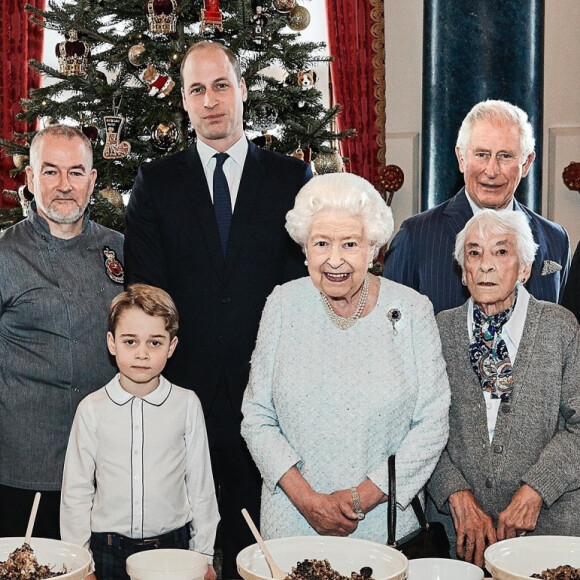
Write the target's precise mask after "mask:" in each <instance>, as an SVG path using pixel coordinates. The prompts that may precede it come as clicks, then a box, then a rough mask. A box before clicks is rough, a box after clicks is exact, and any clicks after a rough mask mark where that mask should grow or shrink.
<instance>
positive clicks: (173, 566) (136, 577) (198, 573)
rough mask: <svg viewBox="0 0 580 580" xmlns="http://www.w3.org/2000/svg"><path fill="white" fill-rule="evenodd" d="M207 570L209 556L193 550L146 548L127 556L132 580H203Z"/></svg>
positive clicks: (128, 569) (128, 571)
mask: <svg viewBox="0 0 580 580" xmlns="http://www.w3.org/2000/svg"><path fill="white" fill-rule="evenodd" d="M206 570H207V556H204V555H203V554H199V553H198V552H192V551H191V550H175V549H159V550H146V551H145V552H137V554H133V555H132V556H129V557H128V558H127V574H129V576H131V580H201V579H202V578H203V577H204V575H205V573H206Z"/></svg>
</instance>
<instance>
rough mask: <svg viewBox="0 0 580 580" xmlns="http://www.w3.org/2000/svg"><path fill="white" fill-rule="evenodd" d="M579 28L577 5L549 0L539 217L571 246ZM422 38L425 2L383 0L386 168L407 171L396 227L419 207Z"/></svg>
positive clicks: (577, 211)
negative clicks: (566, 176) (569, 181)
mask: <svg viewBox="0 0 580 580" xmlns="http://www.w3.org/2000/svg"><path fill="white" fill-rule="evenodd" d="M579 28H580V2H578V0H547V2H546V15H545V46H544V54H545V61H544V135H543V147H544V149H543V151H544V153H543V157H544V158H543V186H542V200H543V201H542V214H543V215H544V216H547V217H549V218H550V219H553V220H555V221H557V222H559V223H561V224H562V225H564V226H565V227H566V229H567V230H568V233H569V234H570V239H571V241H572V244H573V247H576V244H577V243H578V241H579V240H580V194H578V193H577V192H571V191H570V190H568V189H567V188H566V187H565V186H564V184H563V182H562V171H563V169H564V167H566V165H568V164H569V163H570V161H580V35H579V34H578V29H579ZM422 33H423V1H422V0H405V2H401V1H400V0H385V65H386V83H387V89H386V101H387V163H395V164H397V165H400V166H401V168H402V169H403V171H404V172H405V185H404V186H403V188H402V189H401V190H400V191H399V192H397V193H396V194H395V198H394V200H393V206H392V207H393V212H394V214H395V222H396V224H395V225H396V227H398V226H399V225H400V223H401V221H402V220H403V219H405V218H406V217H408V216H410V215H412V214H413V213H416V212H417V211H418V207H419V201H418V200H419V188H420V147H419V144H420V137H421V84H422V80H421V75H422V50H423V46H422ZM536 137H537V138H538V136H536Z"/></svg>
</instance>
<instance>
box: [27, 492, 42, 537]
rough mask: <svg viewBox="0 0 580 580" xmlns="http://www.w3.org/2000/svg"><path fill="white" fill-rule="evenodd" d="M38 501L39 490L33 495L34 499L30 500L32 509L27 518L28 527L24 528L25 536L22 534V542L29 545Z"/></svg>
mask: <svg viewBox="0 0 580 580" xmlns="http://www.w3.org/2000/svg"><path fill="white" fill-rule="evenodd" d="M39 503H40V492H39V491H37V492H36V495H35V496H34V501H33V502H32V511H31V512H30V517H29V518H28V527H27V528H26V536H24V543H25V544H28V545H30V538H31V536H32V528H34V522H35V521H36V512H37V511H38V504H39Z"/></svg>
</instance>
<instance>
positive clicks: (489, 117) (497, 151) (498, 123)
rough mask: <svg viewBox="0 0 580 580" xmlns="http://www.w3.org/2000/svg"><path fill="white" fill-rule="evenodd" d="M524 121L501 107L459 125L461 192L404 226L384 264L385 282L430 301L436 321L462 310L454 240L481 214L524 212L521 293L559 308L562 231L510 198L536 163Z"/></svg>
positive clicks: (488, 107)
mask: <svg viewBox="0 0 580 580" xmlns="http://www.w3.org/2000/svg"><path fill="white" fill-rule="evenodd" d="M534 146H535V140H534V136H533V131H532V126H531V124H530V123H529V121H528V116H527V114H526V113H525V112H524V111H522V109H520V108H519V107H516V106H515V105H512V104H511V103H507V102H505V101H492V100H488V101H483V102H481V103H478V104H477V105H475V106H474V107H473V109H471V111H470V112H469V113H468V114H467V116H466V117H465V119H464V121H463V123H462V125H461V128H460V129H459V133H458V136H457V143H456V147H455V153H456V155H457V160H458V162H459V169H460V171H461V172H462V173H463V176H464V180H465V187H463V188H462V189H461V191H459V193H457V195H455V196H454V197H452V198H451V199H449V200H447V201H445V202H443V203H442V204H440V205H438V206H436V207H434V208H432V209H430V210H428V211H425V212H423V213H420V214H418V215H416V216H413V217H411V218H409V219H407V220H405V221H404V222H403V224H402V225H401V229H400V230H399V232H398V233H397V235H396V236H395V237H394V238H393V241H392V242H391V245H390V247H389V250H388V252H387V255H386V259H385V270H384V276H385V277H386V278H390V279H391V280H394V281H396V282H400V283H401V284H405V285H406V286H410V287H411V288H414V289H415V290H417V291H418V292H420V293H421V294H425V295H426V296H428V297H429V299H430V300H431V302H432V303H433V307H434V309H435V313H438V312H440V311H441V310H447V309H449V308H454V307H456V306H460V305H461V304H463V303H464V302H465V301H466V300H467V299H468V298H469V293H468V291H467V288H465V287H463V286H462V284H461V270H460V268H459V266H458V265H457V264H456V263H455V262H454V260H453V248H454V245H455V236H456V235H457V233H458V232H459V231H461V229H463V226H464V225H465V224H466V223H467V221H468V220H469V219H470V218H471V217H472V216H473V214H474V213H475V212H477V211H479V210H480V209H483V208H492V209H496V210H516V211H523V212H524V213H525V214H526V215H527V217H528V219H529V222H530V227H531V229H532V232H533V234H534V239H535V241H536V243H538V244H539V249H538V252H537V254H536V259H535V261H534V264H533V266H532V274H531V276H530V279H529V280H528V283H527V284H526V287H527V289H528V291H529V292H530V293H531V294H532V295H533V296H535V297H536V298H537V299H539V300H547V301H549V302H559V301H561V298H562V292H563V289H564V285H565V284H566V279H567V277H568V270H569V267H570V242H569V240H568V234H567V233H566V231H565V230H564V228H563V227H561V226H560V225H558V224H556V223H553V222H551V221H549V220H547V219H545V218H543V217H541V216H539V215H538V214H536V213H534V212H532V211H531V210H529V209H528V208H527V207H525V206H523V205H522V204H520V203H518V202H517V201H516V200H515V198H514V194H515V191H516V188H517V186H518V185H519V183H520V180H521V179H522V177H525V176H526V175H527V174H528V172H529V170H530V167H531V165H532V163H533V161H534V159H535V156H536V154H535V152H534Z"/></svg>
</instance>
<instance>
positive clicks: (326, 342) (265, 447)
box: [242, 173, 450, 543]
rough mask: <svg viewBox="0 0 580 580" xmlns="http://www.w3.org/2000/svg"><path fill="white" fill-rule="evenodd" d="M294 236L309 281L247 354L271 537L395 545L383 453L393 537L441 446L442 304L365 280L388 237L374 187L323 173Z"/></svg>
mask: <svg viewBox="0 0 580 580" xmlns="http://www.w3.org/2000/svg"><path fill="white" fill-rule="evenodd" d="M286 220H287V223H286V228H287V230H288V232H289V233H290V235H291V236H292V238H293V239H294V240H295V241H296V242H297V243H299V244H300V245H301V246H302V248H303V250H304V253H305V255H306V264H307V266H308V272H309V275H310V277H306V278H302V279H300V280H295V281H294V282H289V283H287V284H285V285H283V286H278V287H276V288H275V289H274V291H273V292H272V294H271V295H270V297H269V299H268V301H267V303H266V306H265V308H264V312H263V314H262V321H261V323H260V331H259V334H258V340H257V344H256V349H255V351H254V354H253V356H252V370H251V374H250V381H249V384H248V388H247V389H246V393H245V396H244V401H243V405H242V411H243V414H244V419H243V422H242V435H243V436H244V438H245V439H246V442H247V443H248V447H249V449H250V452H251V453H252V456H253V458H254V460H255V462H256V464H257V466H258V468H259V469H260V471H261V474H262V477H263V487H262V513H261V531H262V534H263V535H264V536H265V537H266V538H276V537H284V536H293V535H305V534H316V533H318V534H325V535H340V536H347V535H352V536H354V537H360V538H365V539H369V540H375V541H379V542H383V543H384V542H385V541H386V539H387V504H386V503H385V502H386V499H387V495H386V493H387V491H388V457H389V455H391V454H396V457H397V502H398V504H399V506H398V510H399V511H398V518H397V537H401V536H402V535H404V534H406V533H408V532H409V531H412V530H413V529H416V528H417V526H418V525H417V520H416V518H415V516H414V514H413V510H412V507H411V506H410V505H409V503H410V501H411V500H412V499H413V497H414V496H415V495H416V494H418V493H419V492H421V490H422V488H423V486H424V485H425V482H426V481H427V479H428V478H429V476H430V475H431V472H432V471H433V468H434V467H435V464H436V463H437V460H438V458H439V455H440V453H441V451H442V449H443V447H444V446H445V442H446V440H447V433H448V408H449V396H450V395H449V384H448V381H447V375H446V373H445V364H444V362H443V358H442V356H441V346H440V341H439V334H438V332H437V326H436V323H435V318H434V315H433V308H432V306H431V303H430V302H429V300H428V299H427V298H425V297H424V296H421V295H420V294H418V293H417V292H415V291H414V290H411V289H409V288H406V287H404V286H401V285H399V284H397V283H394V282H392V281H390V280H386V279H381V278H378V277H376V276H374V275H373V274H371V273H369V268H370V266H371V265H372V261H373V258H374V257H376V255H377V253H378V251H379V249H380V247H381V246H382V245H384V244H385V243H386V242H387V240H388V238H389V237H390V235H391V234H392V230H393V218H392V214H391V210H390V208H388V207H387V206H386V204H385V202H384V200H383V199H382V198H381V196H380V195H379V193H378V192H377V191H376V190H375V189H374V188H373V187H372V185H371V184H370V183H368V182H367V181H365V180H364V179H362V178H360V177H357V176H355V175H351V174H346V173H340V174H339V173H336V174H327V175H322V176H318V177H315V178H314V179H312V180H311V181H310V182H309V183H308V184H306V185H305V186H304V187H303V188H302V189H301V191H300V192H299V193H298V195H297V197H296V202H295V205H294V209H292V210H291V211H290V212H288V214H287V216H286Z"/></svg>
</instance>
